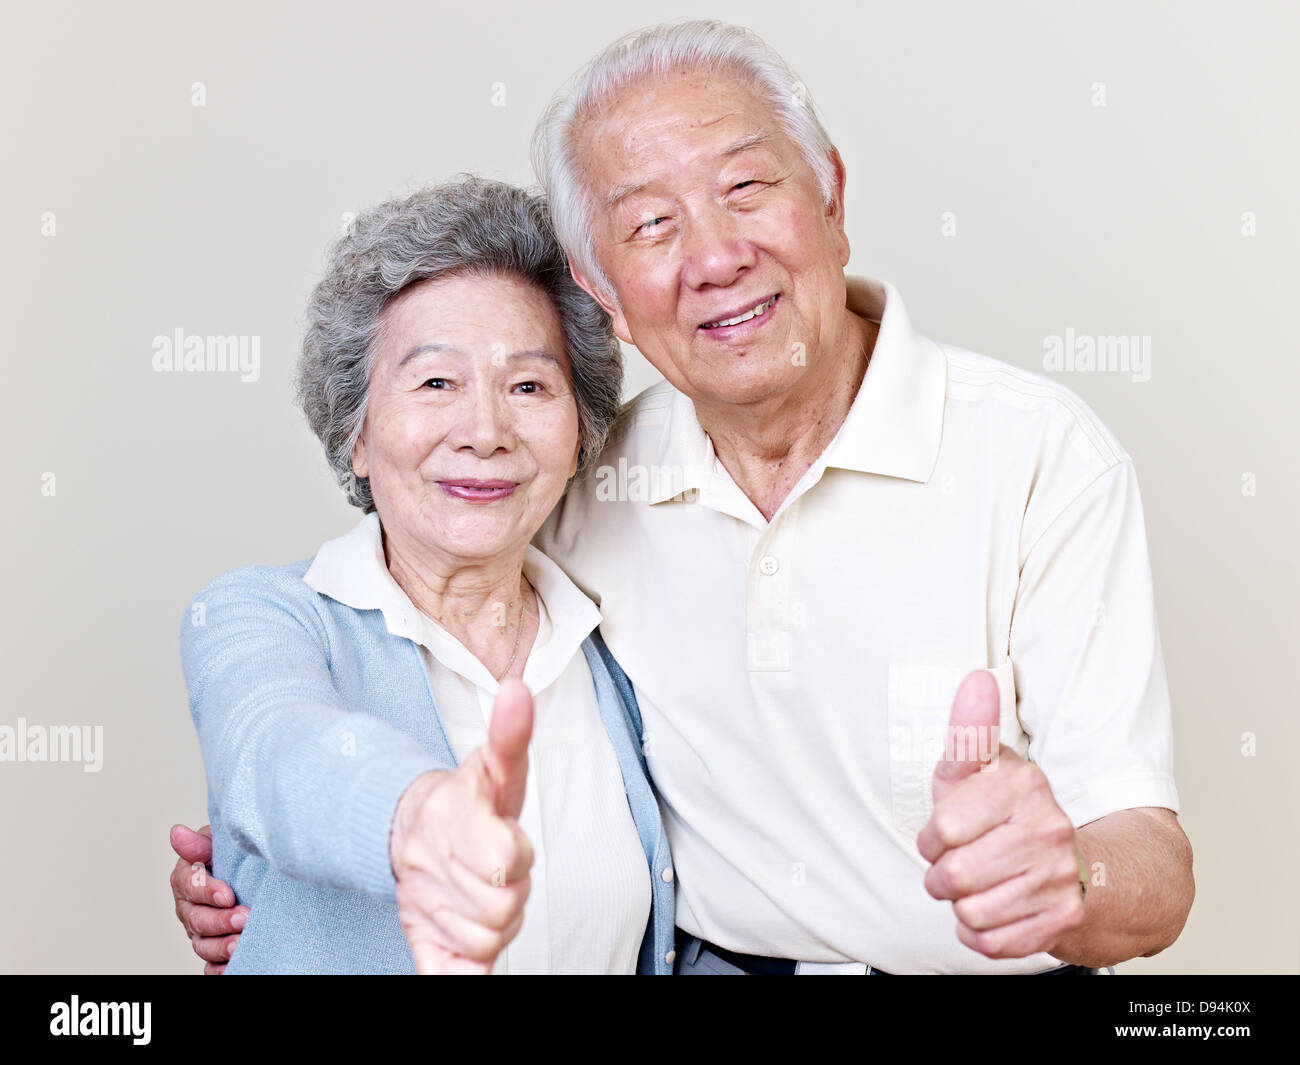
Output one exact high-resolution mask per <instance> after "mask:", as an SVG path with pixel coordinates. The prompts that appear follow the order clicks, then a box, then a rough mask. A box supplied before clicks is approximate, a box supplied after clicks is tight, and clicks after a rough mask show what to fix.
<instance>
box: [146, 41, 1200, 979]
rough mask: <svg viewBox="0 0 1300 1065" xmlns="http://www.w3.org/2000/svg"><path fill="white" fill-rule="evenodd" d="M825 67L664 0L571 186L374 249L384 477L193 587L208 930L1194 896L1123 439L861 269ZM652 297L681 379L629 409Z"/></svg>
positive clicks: (540, 951)
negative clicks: (354, 516)
mask: <svg viewBox="0 0 1300 1065" xmlns="http://www.w3.org/2000/svg"><path fill="white" fill-rule="evenodd" d="M797 82H798V78H797V77H796V76H795V74H794V73H793V72H792V71H791V70H790V69H789V67H788V66H787V65H786V64H785V63H784V62H783V60H782V59H781V58H780V57H779V56H778V55H776V54H775V53H774V52H773V51H772V50H771V49H770V48H769V47H768V46H766V45H765V44H764V43H763V42H762V41H760V40H759V39H758V38H756V37H755V36H754V35H753V34H752V33H750V32H749V31H746V30H742V29H739V28H736V27H731V26H727V25H724V24H721V23H716V22H700V21H695V22H686V23H678V24H673V25H668V26H660V27H656V28H653V29H650V30H645V31H639V32H637V33H634V34H630V35H628V36H627V37H625V38H623V39H621V40H619V41H616V42H614V44H612V45H611V46H610V47H609V48H608V49H606V50H605V51H604V52H602V53H601V54H600V55H599V56H597V57H596V58H595V59H594V60H593V61H592V62H591V63H590V64H589V65H588V66H587V67H586V68H584V70H583V71H581V72H580V73H579V74H578V76H577V77H576V78H575V79H574V81H573V82H572V84H571V85H570V87H569V88H568V89H567V90H566V91H565V92H564V93H563V94H561V95H560V96H558V97H557V98H556V100H555V101H554V102H553V103H552V104H551V106H550V108H549V109H548V110H547V112H546V114H545V115H544V116H543V118H542V121H541V123H540V125H539V127H538V130H537V133H536V135H535V142H534V149H535V152H534V154H535V161H536V163H537V168H538V174H539V177H540V178H541V180H542V183H543V186H544V190H545V193H546V201H545V202H543V201H542V200H540V199H539V198H537V197H534V196H533V195H531V194H529V193H526V192H524V191H522V190H519V189H515V188H512V187H510V186H506V185H502V184H499V183H496V182H489V181H484V180H480V179H476V178H465V179H462V180H460V181H457V182H453V183H450V184H446V185H442V186H439V187H436V188H432V189H429V190H427V191H425V192H421V193H418V194H416V195H414V196H412V197H410V198H409V199H406V200H402V201H393V202H390V203H386V204H384V205H382V206H380V207H378V208H375V209H373V210H371V211H369V212H366V213H365V214H363V215H362V216H361V217H359V218H358V219H357V222H356V224H355V226H354V227H353V228H352V229H351V230H350V231H349V232H348V234H347V235H345V236H344V237H343V238H342V239H341V240H340V242H339V243H338V244H337V245H336V247H335V249H334V251H333V254H332V258H331V260H330V262H329V265H328V267H327V270H326V274H325V276H324V278H323V280H322V281H321V283H320V284H319V286H318V287H317V289H316V291H315V293H314V295H313V297H312V301H311V305H310V308H309V325H308V330H307V334H306V338H305V341H304V345H303V357H302V361H301V364H300V370H299V398H300V402H301V405H302V407H303V409H304V410H305V412H306V414H307V417H308V420H309V422H310V424H311V426H312V429H313V430H314V431H315V432H316V434H317V435H318V437H319V438H320V440H321V442H322V444H323V445H324V450H325V454H326V457H327V459H328V461H329V462H330V465H331V466H332V468H333V469H334V471H335V473H336V474H337V476H338V479H339V481H340V483H341V485H342V487H343V488H344V490H345V491H346V493H347V496H348V499H349V501H350V502H352V503H353V504H354V505H356V506H358V507H359V508H361V510H362V511H364V517H363V518H362V519H361V521H360V522H359V523H358V524H357V525H356V526H355V527H354V528H353V529H352V531H351V532H349V533H347V534H346V535H344V536H342V537H340V538H338V539H335V540H331V541H329V542H327V543H326V544H324V545H323V546H322V547H321V549H320V550H319V551H318V552H317V554H316V555H315V557H314V558H312V559H310V560H308V561H305V562H302V563H298V564H296V565H290V566H250V567H246V568H244V569H240V570H236V571H233V572H231V573H228V574H226V575H224V576H223V577H221V578H219V579H217V580H216V581H214V582H213V583H212V584H210V585H209V586H208V587H207V588H205V589H204V590H203V591H202V592H200V593H199V595H198V596H197V597H196V602H202V603H203V604H204V610H203V611H202V612H191V613H190V614H187V618H186V620H185V621H184V622H183V623H182V651H183V661H184V667H185V674H186V679H187V683H188V685H189V692H190V707H191V713H192V716H193V719H194V722H195V725H196V728H197V730H198V734H199V740H200V745H201V748H202V751H203V757H204V762H205V766H206V769H207V773H208V796H209V814H210V818H211V822H212V827H211V843H210V845H209V843H208V841H207V840H206V839H205V838H203V837H202V836H198V835H197V834H193V833H190V832H189V831H188V830H186V829H183V828H181V827H179V826H178V827H177V828H176V829H174V830H173V837H172V839H173V845H174V846H175V847H176V849H177V851H178V853H179V854H180V855H181V861H180V862H178V863H177V866H176V869H175V870H174V871H173V874H172V882H173V890H174V894H175V895H176V900H177V913H178V916H179V917H180V918H181V920H182V923H183V924H184V925H185V927H186V929H187V931H188V932H189V933H190V935H191V937H192V939H193V942H194V945H195V950H196V952H197V953H198V954H199V955H200V956H201V957H203V958H204V959H205V961H206V962H207V965H206V968H205V971H208V972H221V971H225V972H229V973H236V972H415V971H418V972H430V973H432V972H488V971H491V972H508V973H559V972H600V973H632V972H640V973H660V974H667V973H673V972H677V973H684V974H705V973H751V974H767V973H832V972H834V973H873V974H874V973H880V974H891V973H922V972H941V973H945V972H946V973H960V972H968V973H975V972H978V973H1045V974H1047V973H1050V974H1086V973H1090V972H1092V971H1094V970H1095V969H1096V968H1097V967H1099V966H1106V965H1112V964H1114V963H1116V962H1119V961H1123V960H1126V959H1129V958H1133V957H1135V956H1139V955H1149V954H1153V953H1156V952H1158V951H1160V950H1162V949H1164V948H1165V947H1167V946H1168V945H1169V944H1170V943H1172V942H1173V941H1174V939H1175V938H1176V937H1177V936H1178V934H1179V932H1180V930H1181V928H1182V926H1183V923H1184V921H1185V919H1186V916H1187V912H1188V909H1189V907H1190V905H1191V900H1192V895H1193V882H1192V872H1191V850H1190V846H1189V844H1188V842H1187V839H1186V837H1185V835H1184V834H1183V832H1182V830H1181V828H1180V827H1179V824H1178V819H1177V811H1178V797H1177V792H1176V790H1175V785H1174V780H1173V774H1172V741H1171V725H1170V707H1169V696H1168V691H1167V686H1166V681H1165V675H1164V667H1163V662H1162V657H1161V650H1160V644H1159V637H1158V633H1157V628H1156V620H1155V610H1154V605H1153V600H1152V582H1151V575H1150V570H1149V564H1148V560H1147V549H1146V543H1145V531H1144V527H1143V519H1142V509H1141V503H1140V500H1139V496H1138V490H1137V481H1136V478H1135V474H1134V471H1133V465H1132V462H1131V461H1130V459H1129V457H1128V456H1127V454H1126V453H1125V452H1124V451H1123V449H1122V448H1121V446H1120V445H1119V443H1118V442H1117V441H1116V440H1115V438H1114V437H1113V436H1112V435H1111V434H1110V433H1109V432H1108V431H1107V430H1106V428H1105V427H1104V426H1103V425H1102V424H1101V423H1100V421H1099V420H1098V419H1097V418H1096V416H1095V415H1094V414H1093V413H1092V412H1091V411H1090V410H1089V409H1088V408H1087V407H1086V406H1085V405H1084V404H1083V403H1082V402H1081V401H1080V400H1079V398H1078V397H1077V396H1075V395H1074V394H1073V393H1071V392H1070V391H1068V390H1067V389H1065V388H1063V387H1061V386H1059V385H1057V384H1055V383H1053V382H1051V381H1048V380H1046V379H1044V378H1041V377H1039V376H1037V375H1034V374H1030V373H1027V372H1025V371H1022V370H1019V369H1016V368H1015V367H1012V366H1010V365H1008V364H1005V363H1002V362H998V361H995V360H993V359H990V358H987V357H984V356H982V355H978V354H975V353H973V352H969V351H965V350H962V349H960V348H956V347H953V346H950V345H943V344H938V343H936V342H934V341H931V340H928V339H926V338H924V337H922V336H921V335H919V334H918V333H917V332H915V331H914V330H913V328H912V326H911V325H910V323H909V320H908V317H907V313H906V311H905V309H904V307H903V304H902V302H901V300H900V297H899V294H898V293H897V291H895V289H894V288H893V287H892V286H890V285H889V284H887V283H880V282H876V281H872V280H869V279H865V278H849V279H846V277H845V274H844V268H845V266H846V264H847V262H848V259H849V245H848V240H847V238H846V236H845V228H844V217H845V213H844V212H845V205H844V191H845V172H844V167H843V164H842V161H841V159H840V156H839V153H838V152H837V151H836V150H835V148H834V146H833V144H832V143H831V141H830V139H829V137H828V135H827V134H826V132H825V130H824V129H823V128H822V126H821V124H820V122H819V121H818V119H817V117H816V115H815V113H814V111H813V109H812V107H811V105H810V104H809V103H808V102H807V100H806V98H805V96H804V95H803V94H802V93H800V94H797V95H796V94H795V93H794V92H793V91H792V89H793V86H795V85H796V83H797ZM616 336H617V337H619V338H622V339H623V340H625V341H627V342H629V343H631V344H635V345H636V347H637V348H638V349H639V350H640V351H641V352H642V353H643V354H644V355H645V357H646V358H647V359H648V360H649V361H650V362H651V364H653V365H654V367H655V368H656V369H657V370H659V371H660V372H661V373H662V374H663V376H664V378H665V380H664V381H663V382H662V383H660V384H658V385H655V386H653V387H651V388H650V389H648V390H647V391H645V392H643V393H642V394H641V395H640V396H638V397H637V398H636V399H635V400H633V401H632V402H631V403H630V404H629V405H627V406H626V407H625V408H624V409H622V410H621V411H620V409H619V405H618V404H619V396H620V387H621V362H620V355H619V349H618V346H617V341H616V339H615V337H616ZM612 470H631V471H633V473H634V474H635V473H637V472H641V473H649V474H652V476H649V477H648V478H647V481H646V483H648V484H649V486H650V487H649V488H648V490H647V491H645V492H628V491H623V490H619V489H618V487H617V485H619V484H623V485H625V484H626V480H625V479H623V478H611V477H610V472H611V471H612ZM611 483H613V484H615V490H613V491H611V490H610V486H611ZM647 496H648V498H647ZM199 616H202V618H203V621H204V624H201V625H195V624H192V623H191V619H192V618H195V617H199ZM955 737H956V738H957V742H954V738H955ZM981 770H982V771H981ZM209 863H210V873H211V875H210V874H209V870H208V868H206V866H207V865H208V864H209Z"/></svg>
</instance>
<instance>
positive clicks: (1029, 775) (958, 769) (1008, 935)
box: [916, 670, 1084, 958]
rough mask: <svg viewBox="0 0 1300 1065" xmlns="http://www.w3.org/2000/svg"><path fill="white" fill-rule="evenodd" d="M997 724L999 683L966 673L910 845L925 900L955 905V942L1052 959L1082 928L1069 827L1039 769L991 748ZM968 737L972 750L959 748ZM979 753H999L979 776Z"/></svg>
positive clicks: (991, 952)
mask: <svg viewBox="0 0 1300 1065" xmlns="http://www.w3.org/2000/svg"><path fill="white" fill-rule="evenodd" d="M998 717H999V697H998V686H997V682H996V681H995V680H994V679H993V677H992V675H991V674H989V673H988V672H987V671H984V670H978V671H976V672H974V673H971V674H970V675H969V676H967V677H966V679H965V680H963V681H962V684H961V687H960V688H958V689H957V694H956V697H955V698H954V699H953V705H952V716H951V718H950V720H949V741H948V743H947V745H946V747H945V755H944V757H943V758H942V759H940V761H939V764H938V765H937V766H936V767H935V770H934V779H933V782H932V789H933V796H934V810H933V813H932V814H931V816H930V820H929V822H928V823H927V824H926V825H925V827H924V828H923V829H922V830H921V832H920V834H919V835H918V836H917V840H916V843H917V848H918V849H919V850H920V852H921V856H922V857H923V858H924V859H925V860H926V861H928V862H929V863H930V869H929V871H928V872H927V873H926V875H925V889H926V891H928V892H929V893H930V894H931V895H932V896H933V897H934V898H936V899H950V900H952V902H953V911H954V912H955V913H956V915H957V938H958V939H959V940H961V942H962V943H964V944H965V945H966V946H968V947H970V948H971V949H972V950H977V951H979V952H980V953H981V954H984V955H986V956H987V957H990V958H1023V957H1026V956H1027V955H1030V954H1036V953H1038V952H1039V951H1047V952H1048V953H1051V951H1052V947H1053V945H1054V944H1056V943H1057V942H1058V941H1059V940H1060V939H1061V937H1062V936H1064V935H1065V934H1066V933H1068V932H1070V931H1072V930H1074V929H1075V928H1077V927H1078V926H1079V925H1080V924H1081V923H1082V921H1083V918H1084V905H1083V899H1082V897H1081V892H1080V890H1079V865H1078V857H1077V853H1076V849H1075V848H1076V842H1075V833H1074V826H1073V824H1072V823H1071V822H1070V818H1069V817H1068V816H1067V815H1066V813H1065V811H1064V810H1062V809H1061V807H1060V806H1058V805H1057V802H1056V799H1055V798H1054V797H1053V796H1052V789H1051V787H1050V786H1049V785H1048V782H1047V777H1046V776H1045V775H1044V773H1043V771H1042V770H1041V769H1039V768H1038V767H1037V766H1036V765H1034V764H1033V763H1032V762H1027V761H1025V759H1023V758H1021V757H1020V756H1019V755H1017V754H1016V753H1015V752H1014V751H1013V750H1012V749H1011V748H1010V747H1006V746H993V744H994V743H996V741H997V733H996V731H989V730H996V728H997V725H998ZM972 729H973V730H974V731H972ZM981 730H983V731H981ZM954 736H956V737H957V741H956V742H955V743H954V742H953V739H952V737H954ZM990 736H991V737H992V740H991V741H990V740H989V737H990ZM975 737H983V742H981V743H979V744H978V749H977V746H976V744H975V743H974V742H967V743H963V742H962V741H963V738H964V739H966V740H968V741H970V740H973V739H974V738H975ZM980 751H982V752H992V751H996V752H997V763H996V765H991V766H990V767H989V769H988V770H987V771H986V772H980V768H981V765H982V764H983V763H982V762H981V761H980V760H978V757H979V752H980ZM963 754H964V755H966V756H967V757H966V758H965V759H961V760H958V759H959V758H961V755H963ZM954 755H955V756H956V757H953V756H954ZM972 759H973V760H972Z"/></svg>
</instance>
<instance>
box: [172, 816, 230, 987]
mask: <svg viewBox="0 0 1300 1065" xmlns="http://www.w3.org/2000/svg"><path fill="white" fill-rule="evenodd" d="M171 844H172V850H174V851H175V852H176V853H177V854H178V855H179V856H180V857H179V860H178V861H177V862H176V865H175V867H174V868H173V869H172V895H173V897H174V898H175V899H176V919H177V920H178V921H180V923H181V927H183V928H184V929H185V933H186V935H188V936H189V937H190V943H191V945H192V946H193V947H194V953H195V954H197V955H198V956H199V957H200V958H202V959H203V963H204V964H203V972H204V974H205V975H208V976H216V975H219V974H221V973H223V972H225V971H226V962H227V961H229V960H230V956H231V955H232V954H233V953H234V952H235V944H236V943H238V942H239V933H240V931H241V930H242V929H243V927H244V922H245V921H247V920H248V907H247V906H236V905H235V893H234V891H232V890H231V888H230V885H229V884H227V883H226V882H225V881H223V880H218V879H216V877H214V876H213V875H212V829H211V828H210V827H209V826H208V825H204V826H203V827H202V828H200V829H199V830H198V831H197V832H193V831H191V830H190V829H188V828H186V827H185V826H184V825H173V826H172V831H171Z"/></svg>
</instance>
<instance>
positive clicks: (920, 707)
mask: <svg viewBox="0 0 1300 1065" xmlns="http://www.w3.org/2000/svg"><path fill="white" fill-rule="evenodd" d="M979 668H982V667H979V666H952V665H944V664H937V663H927V662H893V663H891V664H890V666H889V778H890V780H889V786H890V797H891V801H892V805H893V813H894V826H895V827H896V828H897V829H898V831H899V832H902V833H903V834H904V835H906V836H908V837H909V838H911V839H915V838H916V835H917V833H919V832H920V831H921V829H922V828H924V827H925V823H926V822H927V821H928V820H930V813H931V811H932V810H933V809H934V800H933V796H932V795H931V791H930V788H931V778H932V777H933V775H934V767H935V766H936V765H937V764H938V762H939V758H940V757H941V756H942V754H943V751H944V745H945V742H946V741H947V738H948V737H947V733H948V720H949V717H950V715H951V714H952V700H953V696H954V695H956V694H957V688H958V687H959V686H960V684H961V682H962V681H963V680H964V679H965V677H966V675H967V674H968V673H970V672H971V670H973V669H979ZM988 672H989V673H992V674H993V679H994V680H996V681H997V684H998V693H999V695H1000V696H1001V707H1000V711H999V720H998V734H997V736H996V737H994V736H980V737H974V738H972V739H973V743H974V745H975V747H974V749H978V750H979V751H980V753H981V754H984V753H985V752H987V753H988V754H990V755H992V754H995V753H996V752H997V746H996V744H1006V745H1007V746H1008V747H1010V748H1011V749H1012V750H1014V751H1015V752H1016V753H1017V754H1018V755H1020V756H1021V757H1022V758H1024V757H1027V755H1028V750H1029V737H1028V736H1027V735H1026V734H1025V732H1024V729H1023V728H1022V727H1021V724H1020V717H1019V715H1018V714H1017V712H1016V687H1015V675H1014V673H1013V670H1012V665H1011V659H1009V658H1008V659H1006V661H1004V662H1003V663H1002V664H1001V665H999V666H997V667H995V668H993V669H989V670H988ZM990 748H991V749H990Z"/></svg>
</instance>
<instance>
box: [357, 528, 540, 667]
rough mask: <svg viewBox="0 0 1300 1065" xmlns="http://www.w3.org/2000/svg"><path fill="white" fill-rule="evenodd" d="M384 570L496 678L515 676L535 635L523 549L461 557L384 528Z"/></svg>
mask: <svg viewBox="0 0 1300 1065" xmlns="http://www.w3.org/2000/svg"><path fill="white" fill-rule="evenodd" d="M383 539H384V558H385V561H386V563H387V566H388V572H389V573H390V574H392V577H393V580H394V581H396V582H397V586H398V587H399V588H401V589H402V591H403V592H405V593H406V596H407V598H408V599H410V600H411V603H412V605H414V606H415V608H416V609H417V610H419V611H420V612H421V613H423V614H424V615H425V616H427V617H429V618H432V619H433V620H434V621H436V622H437V623H438V624H439V625H441V626H442V627H443V628H444V629H446V630H447V632H449V633H450V634H451V635H452V636H454V637H455V638H456V639H457V640H459V641H460V642H461V643H462V644H463V645H464V646H465V647H466V648H467V649H468V650H469V651H470V652H471V653H472V654H473V655H474V656H475V657H476V658H477V659H478V660H479V661H480V662H481V663H482V664H483V666H484V667H485V668H486V669H487V670H488V672H489V673H491V674H492V675H493V676H494V677H497V679H501V677H502V676H505V675H510V676H518V675H520V674H522V672H523V664H524V662H526V661H527V659H528V651H529V649H530V648H531V646H532V641H533V639H534V638H535V637H536V635H537V620H538V618H537V604H536V593H535V592H534V591H533V588H532V585H531V584H529V583H528V580H527V578H525V576H524V573H523V562H524V554H525V552H526V550H527V549H526V548H525V549H524V551H520V552H518V553H516V554H512V555H508V556H501V557H498V558H492V559H485V560H481V561H474V562H464V561H460V560H456V559H450V558H446V557H444V556H442V555H440V554H439V553H437V552H431V551H428V550H424V549H421V548H419V547H413V546H409V545H406V544H403V543H402V542H401V539H400V538H397V537H390V536H389V535H388V533H387V532H385V533H384V536H383Z"/></svg>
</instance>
